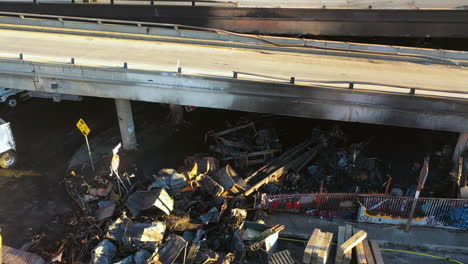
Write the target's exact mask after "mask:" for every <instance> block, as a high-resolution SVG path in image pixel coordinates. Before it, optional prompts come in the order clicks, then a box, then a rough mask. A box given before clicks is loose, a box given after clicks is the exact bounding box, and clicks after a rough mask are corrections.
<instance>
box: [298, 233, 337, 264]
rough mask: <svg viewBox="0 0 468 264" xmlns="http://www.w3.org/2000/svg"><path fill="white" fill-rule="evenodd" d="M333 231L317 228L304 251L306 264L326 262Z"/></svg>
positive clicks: (324, 263) (322, 263) (323, 263)
mask: <svg viewBox="0 0 468 264" xmlns="http://www.w3.org/2000/svg"><path fill="white" fill-rule="evenodd" d="M332 239H333V233H326V232H322V231H320V229H317V228H316V229H315V230H314V232H313V233H312V236H311V237H310V239H309V242H308V243H307V246H306V249H305V251H304V258H303V262H304V263H306V264H310V263H312V264H326V263H327V259H328V254H329V252H330V248H331V243H332Z"/></svg>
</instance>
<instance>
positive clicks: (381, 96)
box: [0, 16, 468, 132]
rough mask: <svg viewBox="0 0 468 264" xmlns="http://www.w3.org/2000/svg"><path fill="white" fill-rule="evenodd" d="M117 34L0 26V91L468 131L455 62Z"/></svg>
mask: <svg viewBox="0 0 468 264" xmlns="http://www.w3.org/2000/svg"><path fill="white" fill-rule="evenodd" d="M116 23H117V22H113V23H112V24H111V21H103V20H99V23H91V22H89V21H88V22H82V21H81V22H80V21H74V20H73V19H70V18H68V19H67V18H60V19H54V20H47V19H37V18H35V19H32V18H31V19H30V18H17V17H11V16H4V17H0V57H3V58H4V59H2V60H0V87H3V88H19V89H26V90H36V91H42V92H53V93H64V94H75V95H84V96H98V97H110V98H120V99H131V100H142V101H151V102H161V103H174V104H185V105H196V106H203V107H213V108H224V109H233V110H244V111H255V112H264V113H276V114H286V115H296V116H306V117H314V118H323V119H331V120H342V121H353V122H365V123H376V124H388V125H399V126H408V127H419V128H429V129H439V130H449V131H459V132H462V131H467V129H468V122H466V121H468V101H467V100H466V98H467V97H468V89H467V83H468V70H467V68H466V65H468V64H467V62H468V54H467V53H465V52H455V51H439V50H425V49H414V48H400V47H389V46H388V47H387V46H377V45H363V44H349V43H339V42H323V41H315V42H308V41H304V40H297V39H284V38H267V37H250V36H246V35H239V34H230V33H228V32H219V31H217V32H213V31H200V30H194V29H193V28H192V29H186V30H184V29H180V28H178V27H176V28H174V27H172V28H171V27H170V26H169V25H166V26H165V27H161V26H159V27H157V26H156V25H145V24H135V25H132V24H126V25H115V24H116ZM300 43H301V44H300ZM20 53H21V54H22V55H21V56H22V59H19V56H20ZM71 58H74V63H73V64H72V63H71ZM124 63H126V67H124ZM178 68H181V73H177V71H178ZM233 72H236V74H233ZM350 83H352V84H353V85H352V88H354V89H349V87H350Z"/></svg>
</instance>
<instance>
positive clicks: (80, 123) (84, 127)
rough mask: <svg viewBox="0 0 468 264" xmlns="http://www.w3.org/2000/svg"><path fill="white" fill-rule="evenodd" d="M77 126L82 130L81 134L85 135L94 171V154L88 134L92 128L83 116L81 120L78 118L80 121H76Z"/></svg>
mask: <svg viewBox="0 0 468 264" xmlns="http://www.w3.org/2000/svg"><path fill="white" fill-rule="evenodd" d="M76 127H77V128H78V129H79V130H80V131H81V134H83V136H84V137H85V141H86V146H87V147H88V155H89V160H90V161H91V167H92V168H93V171H94V162H93V156H92V154H91V148H90V147H89V141H88V135H89V133H91V129H89V127H88V125H87V124H86V122H85V121H84V120H83V118H80V120H78V122H77V123H76Z"/></svg>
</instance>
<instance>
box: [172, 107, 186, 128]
mask: <svg viewBox="0 0 468 264" xmlns="http://www.w3.org/2000/svg"><path fill="white" fill-rule="evenodd" d="M169 109H170V111H171V113H170V120H171V123H172V124H173V125H180V124H183V123H184V107H183V106H182V105H176V104H170V105H169Z"/></svg>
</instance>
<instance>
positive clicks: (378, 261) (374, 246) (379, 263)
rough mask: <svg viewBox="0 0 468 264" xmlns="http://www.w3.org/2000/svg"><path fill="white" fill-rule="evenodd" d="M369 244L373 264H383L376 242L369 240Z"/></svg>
mask: <svg viewBox="0 0 468 264" xmlns="http://www.w3.org/2000/svg"><path fill="white" fill-rule="evenodd" d="M369 243H370V246H371V249H372V253H373V255H374V260H375V264H384V261H383V257H382V252H380V248H379V244H377V241H375V240H370V241H369Z"/></svg>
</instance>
